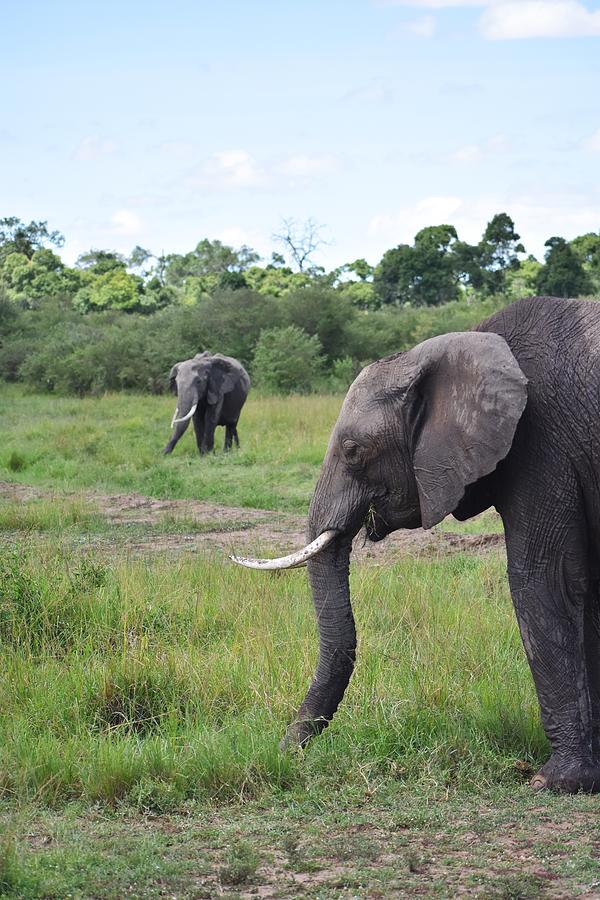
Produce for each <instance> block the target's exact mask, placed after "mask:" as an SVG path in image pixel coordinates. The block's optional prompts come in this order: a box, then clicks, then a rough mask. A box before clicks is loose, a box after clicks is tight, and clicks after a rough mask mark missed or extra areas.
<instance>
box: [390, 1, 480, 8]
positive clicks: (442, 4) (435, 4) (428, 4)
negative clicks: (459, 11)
mask: <svg viewBox="0 0 600 900" xmlns="http://www.w3.org/2000/svg"><path fill="white" fill-rule="evenodd" d="M489 2H490V0H487V2H486V0H375V6H420V7H424V8H425V9H448V8H449V7H452V6H486V5H487V3H489Z"/></svg>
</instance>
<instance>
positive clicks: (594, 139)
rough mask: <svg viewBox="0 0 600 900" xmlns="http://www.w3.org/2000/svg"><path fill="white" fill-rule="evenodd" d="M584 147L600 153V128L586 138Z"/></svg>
mask: <svg viewBox="0 0 600 900" xmlns="http://www.w3.org/2000/svg"><path fill="white" fill-rule="evenodd" d="M583 149H584V150H589V151H590V152H591V153H600V128H598V130H597V131H595V132H594V134H591V135H590V136H589V137H587V138H586V139H585V140H584V142H583Z"/></svg>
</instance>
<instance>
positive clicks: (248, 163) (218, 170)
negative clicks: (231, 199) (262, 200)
mask: <svg viewBox="0 0 600 900" xmlns="http://www.w3.org/2000/svg"><path fill="white" fill-rule="evenodd" d="M264 179H265V176H264V173H263V172H262V171H261V169H260V167H259V165H258V163H257V162H256V160H255V159H254V158H253V157H252V156H251V155H250V154H249V153H247V152H246V151H245V150H223V151H221V152H219V153H214V154H213V155H212V156H211V157H210V159H208V160H206V162H205V163H204V165H203V166H202V168H201V171H200V174H199V175H198V176H196V177H195V178H193V179H192V180H191V183H192V184H194V185H209V186H216V187H230V188H245V187H255V186H256V185H259V184H261V183H262V182H263V181H264Z"/></svg>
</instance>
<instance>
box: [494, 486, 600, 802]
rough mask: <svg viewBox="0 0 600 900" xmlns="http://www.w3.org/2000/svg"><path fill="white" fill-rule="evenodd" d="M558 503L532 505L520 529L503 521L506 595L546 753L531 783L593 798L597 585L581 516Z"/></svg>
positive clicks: (596, 784)
mask: <svg viewBox="0 0 600 900" xmlns="http://www.w3.org/2000/svg"><path fill="white" fill-rule="evenodd" d="M575 493H576V492H575ZM550 502H552V501H550ZM564 502H565V506H564V507H563V506H562V505H561V506H559V505H556V506H554V504H555V503H556V499H555V500H554V501H553V505H552V508H550V507H549V501H546V502H544V501H543V500H541V499H540V498H538V508H537V510H536V511H535V513H534V514H533V517H532V516H531V515H530V516H529V519H528V520H527V519H525V518H522V517H521V516H518V517H517V519H518V520H519V521H520V522H522V523H523V524H522V525H521V526H519V525H517V526H515V524H514V522H511V517H508V520H505V524H506V532H507V553H508V575H509V581H510V587H511V593H512V596H513V601H514V606H515V612H516V615H517V620H518V623H519V628H520V631H521V637H522V639H523V644H524V647H525V651H526V653H527V658H528V661H529V665H530V668H531V672H532V675H533V679H534V682H535V686H536V690H537V695H538V700H539V703H540V709H541V714H542V723H543V725H544V730H545V732H546V735H547V737H548V740H549V741H550V745H551V747H552V755H551V757H550V759H549V760H548V762H546V764H545V765H544V766H543V767H542V768H541V769H540V771H539V772H538V773H537V775H536V776H535V777H534V778H533V779H532V782H531V784H532V786H533V787H535V788H538V789H539V788H545V787H547V788H551V789H553V790H557V791H565V792H575V791H579V790H583V791H600V746H599V743H598V728H599V725H600V677H599V675H600V672H599V661H598V648H599V631H598V613H597V604H598V592H597V584H598V583H597V578H596V577H595V576H594V573H593V570H592V567H591V565H590V559H589V549H588V540H587V534H586V532H585V515H584V511H583V509H582V508H581V509H578V508H577V505H576V503H575V501H574V500H573V499H571V502H570V503H569V500H568V499H567V498H566V497H565V499H564ZM569 507H571V508H570V509H569Z"/></svg>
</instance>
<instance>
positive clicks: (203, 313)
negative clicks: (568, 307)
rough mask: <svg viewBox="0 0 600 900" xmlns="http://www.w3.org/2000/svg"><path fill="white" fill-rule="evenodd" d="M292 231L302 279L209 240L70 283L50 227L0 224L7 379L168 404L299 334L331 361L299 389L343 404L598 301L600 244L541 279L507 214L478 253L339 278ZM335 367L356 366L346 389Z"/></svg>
mask: <svg viewBox="0 0 600 900" xmlns="http://www.w3.org/2000/svg"><path fill="white" fill-rule="evenodd" d="M284 225H287V226H289V227H288V230H287V231H286V232H285V233H284V235H283V236H282V235H280V238H282V237H283V243H284V244H285V246H286V248H287V250H288V252H289V253H291V254H292V256H293V255H294V252H296V253H297V254H300V256H299V257H298V259H296V257H294V258H295V259H296V263H295V265H296V267H297V268H298V269H301V271H292V268H290V267H289V266H286V264H285V259H284V258H283V256H281V255H280V254H277V253H274V254H272V257H271V261H270V262H269V263H268V264H267V265H266V266H264V267H263V266H260V265H258V259H259V258H258V255H257V254H256V253H255V252H254V251H253V250H252V249H251V248H249V247H246V246H242V247H240V248H237V249H235V248H233V247H230V246H228V245H226V244H223V243H222V242H220V241H218V240H217V241H210V240H207V239H204V240H202V241H200V242H199V243H198V244H197V245H196V247H195V248H194V250H193V251H191V252H190V253H186V254H171V255H169V256H165V255H164V254H163V255H155V254H153V253H152V252H151V251H150V250H148V249H145V248H143V247H140V246H137V247H135V248H134V249H133V250H132V252H131V254H130V255H129V257H127V258H126V257H125V256H123V255H121V254H120V253H117V252H115V251H113V250H103V249H96V248H92V249H91V250H89V251H88V252H86V253H84V254H82V255H81V256H80V257H79V259H78V260H77V263H76V266H75V267H69V266H67V265H65V264H64V263H63V261H62V260H61V259H60V257H59V256H58V255H57V254H56V253H55V252H54V251H53V250H51V249H50V248H49V247H48V246H47V245H49V244H52V243H54V244H55V245H58V244H60V243H61V241H62V236H61V235H59V234H58V232H50V231H48V228H47V226H46V223H44V222H37V223H36V222H32V223H30V225H29V226H25V225H23V223H21V222H20V220H18V219H5V220H0V378H2V379H4V380H6V381H24V382H26V383H27V384H29V385H31V386H33V387H35V388H37V389H39V390H44V391H55V392H61V393H74V394H77V395H79V396H83V395H85V394H98V393H101V392H102V391H107V390H121V389H132V390H138V391H152V392H156V391H161V390H164V388H165V386H166V377H165V376H166V373H167V372H168V371H169V370H170V368H171V366H172V365H173V362H175V361H178V360H181V359H185V358H187V357H189V356H193V355H194V354H195V353H197V352H198V351H199V350H204V349H208V350H212V351H220V352H222V353H226V354H228V355H230V356H233V357H235V358H237V359H239V360H240V361H241V362H242V363H243V364H244V365H245V366H246V367H250V365H251V364H252V361H253V359H254V355H255V351H256V348H257V345H258V342H259V338H260V336H261V333H262V332H263V331H265V330H267V331H269V330H272V329H280V328H287V327H288V326H294V327H295V328H299V329H301V330H302V331H303V332H305V333H306V334H307V335H309V336H311V337H315V338H316V339H317V340H318V342H319V345H320V348H321V353H322V356H321V364H320V366H319V367H317V368H318V371H315V372H313V373H312V374H311V376H310V378H308V377H307V378H304V379H300V380H301V381H302V382H303V383H304V385H307V384H308V383H309V382H310V384H311V385H313V387H314V385H315V384H316V383H317V381H318V378H319V377H321V376H322V378H323V381H322V384H323V386H324V387H326V388H327V389H335V390H337V389H341V387H340V386H341V385H342V384H345V383H346V382H347V380H348V373H349V372H350V369H352V370H353V371H357V370H358V368H360V366H361V365H363V364H366V363H368V362H371V361H372V360H374V359H377V358H380V357H381V356H384V355H386V354H389V353H393V352H397V351H399V350H403V349H407V348H409V347H410V346H412V345H413V344H414V343H416V342H418V341H419V340H423V339H425V338H427V337H430V336H432V335H434V334H440V333H442V332H443V331H444V330H447V329H448V328H455V329H458V328H470V327H472V325H474V324H475V323H476V322H477V321H478V320H479V319H481V318H483V317H484V316H486V315H489V313H490V312H493V311H494V310H495V309H498V308H499V307H500V306H501V305H503V304H505V303H508V302H510V301H512V300H516V299H518V298H519V297H521V296H528V295H532V294H534V293H540V292H544V293H559V294H565V293H568V294H571V295H575V296H577V295H582V294H591V293H593V292H594V291H600V235H597V234H595V233H589V234H587V235H581V236H580V237H578V238H575V239H574V240H573V241H572V242H571V243H570V244H567V243H566V242H565V241H563V239H562V238H552V239H551V241H550V242H549V244H548V246H549V250H548V253H547V258H546V263H545V264H540V263H539V262H537V260H535V258H534V257H532V256H530V257H528V258H527V259H525V260H524V261H523V262H519V255H520V254H521V253H522V252H523V247H522V245H521V244H520V243H519V235H518V234H516V232H515V228H514V223H513V221H512V219H511V218H510V216H508V215H507V214H506V213H499V214H497V215H496V216H494V217H493V218H492V219H491V221H490V222H489V223H488V224H487V226H486V228H485V231H484V234H483V236H482V239H481V241H479V243H477V244H475V245H470V244H467V243H465V242H462V241H460V240H459V239H458V235H457V232H456V230H455V228H454V227H453V226H452V225H436V226H431V227H427V228H423V229H421V231H419V232H418V234H417V235H416V236H415V240H414V243H413V245H411V246H409V245H407V244H401V245H399V246H398V247H395V248H393V249H390V250H388V251H387V252H386V253H384V255H383V258H382V259H381V261H380V263H379V265H378V266H377V267H376V268H375V269H374V268H373V267H372V266H371V265H370V264H369V263H368V262H367V261H366V260H365V259H362V258H359V259H356V260H354V261H353V262H350V263H348V264H346V265H344V266H341V267H340V268H338V269H335V270H333V271H332V272H329V273H325V272H324V271H323V270H322V269H320V268H318V267H316V266H314V265H313V264H312V263H311V262H310V254H311V253H313V252H314V251H315V249H316V248H317V246H318V245H319V244H321V243H322V240H321V238H320V236H319V233H320V227H319V226H317V225H316V223H314V222H313V221H312V220H309V222H308V223H305V230H304V232H301V231H298V228H299V226H298V223H294V222H292V221H288V222H287V223H285V222H284ZM294 229H295V230H296V231H298V234H297V235H296V237H298V235H299V241H298V242H297V244H296V243H294V234H295V231H294ZM290 240H291V241H292V244H293V247H294V248H295V250H293V249H292V247H291V246H290ZM550 244H552V246H550ZM305 254H308V256H305ZM336 360H351V365H350V364H347V368H346V370H345V372H344V374H342V375H341V374H340V372H339V371H338V370H337V369H335V368H334V367H335V366H337V365H338V364H337V363H336ZM284 380H285V379H284ZM298 383H299V382H298ZM270 389H273V388H272V387H271V388H270ZM303 389H306V387H304V388H303ZM286 390H287V388H286Z"/></svg>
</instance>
